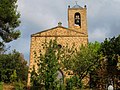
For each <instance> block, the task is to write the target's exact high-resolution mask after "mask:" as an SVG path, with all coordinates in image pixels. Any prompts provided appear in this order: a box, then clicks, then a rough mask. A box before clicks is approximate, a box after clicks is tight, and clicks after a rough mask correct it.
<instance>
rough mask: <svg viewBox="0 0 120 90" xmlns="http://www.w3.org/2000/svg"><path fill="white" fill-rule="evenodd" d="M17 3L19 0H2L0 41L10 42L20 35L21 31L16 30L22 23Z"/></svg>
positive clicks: (0, 5)
mask: <svg viewBox="0 0 120 90" xmlns="http://www.w3.org/2000/svg"><path fill="white" fill-rule="evenodd" d="M16 3H17V0H0V36H1V41H0V43H3V44H4V42H5V43H6V42H10V41H12V40H15V39H17V38H18V37H19V36H20V31H19V30H15V28H17V27H18V26H19V25H20V20H19V18H20V13H19V12H18V11H17V5H16ZM0 45H1V44H0Z"/></svg>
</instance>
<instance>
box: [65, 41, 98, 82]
mask: <svg viewBox="0 0 120 90" xmlns="http://www.w3.org/2000/svg"><path fill="white" fill-rule="evenodd" d="M99 49H100V43H98V42H95V43H89V44H88V46H81V47H80V50H79V51H77V52H76V54H75V55H74V56H73V57H72V59H69V60H68V61H67V62H65V63H66V64H65V65H66V68H68V67H69V68H68V70H72V71H73V72H74V74H76V75H78V76H79V79H80V81H82V79H83V78H84V77H85V76H86V75H88V73H90V72H91V71H93V70H94V69H96V67H97V66H98V64H99V58H100V55H99V54H98V51H99ZM70 63H71V64H70ZM69 64H70V65H69Z"/></svg>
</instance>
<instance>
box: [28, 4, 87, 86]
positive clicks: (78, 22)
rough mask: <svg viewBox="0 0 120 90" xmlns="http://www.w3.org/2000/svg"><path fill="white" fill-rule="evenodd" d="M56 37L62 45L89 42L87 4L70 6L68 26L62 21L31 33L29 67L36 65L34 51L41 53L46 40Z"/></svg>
mask: <svg viewBox="0 0 120 90" xmlns="http://www.w3.org/2000/svg"><path fill="white" fill-rule="evenodd" d="M55 38H57V43H58V44H60V45H62V46H65V45H66V44H68V46H69V47H71V46H72V45H73V43H74V45H75V47H76V48H79V47H80V45H87V44H88V32H87V8H86V6H84V7H81V6H79V5H77V4H76V5H75V6H73V7H70V6H68V28H66V27H63V26H62V23H60V22H59V23H58V26H56V27H53V28H51V29H48V30H43V31H41V32H38V33H36V34H32V35H31V45H30V62H29V63H30V64H29V68H32V67H33V65H36V62H35V61H34V52H37V53H38V54H39V51H40V50H41V49H42V44H43V43H44V42H45V40H46V41H48V42H49V41H50V40H51V39H52V40H54V39H55ZM63 74H64V73H63ZM27 84H28V86H29V85H30V73H29V74H28V83H27Z"/></svg>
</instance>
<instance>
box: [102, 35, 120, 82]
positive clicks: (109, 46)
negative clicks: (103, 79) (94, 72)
mask: <svg viewBox="0 0 120 90" xmlns="http://www.w3.org/2000/svg"><path fill="white" fill-rule="evenodd" d="M100 51H101V52H102V53H103V56H104V57H106V60H107V69H106V70H107V76H108V81H107V82H109V83H111V81H112V82H113V83H115V82H116V81H115V78H118V79H119V77H120V76H119V74H120V70H119V67H118V66H119V57H120V35H119V36H118V37H113V38H109V39H107V38H106V39H105V41H104V42H102V43H101V50H100Z"/></svg>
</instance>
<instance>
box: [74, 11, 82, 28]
mask: <svg viewBox="0 0 120 90" xmlns="http://www.w3.org/2000/svg"><path fill="white" fill-rule="evenodd" d="M74 19H75V25H76V26H81V16H80V13H78V12H77V13H75V16H74Z"/></svg>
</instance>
